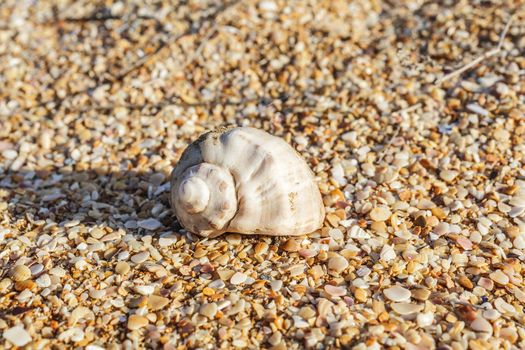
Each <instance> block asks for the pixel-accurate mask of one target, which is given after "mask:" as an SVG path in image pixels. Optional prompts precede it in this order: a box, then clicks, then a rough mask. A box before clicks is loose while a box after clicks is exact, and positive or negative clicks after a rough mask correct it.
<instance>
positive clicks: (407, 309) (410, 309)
mask: <svg viewBox="0 0 525 350" xmlns="http://www.w3.org/2000/svg"><path fill="white" fill-rule="evenodd" d="M390 307H391V308H392V310H394V311H395V312H397V313H398V314H400V315H403V316H404V315H411V314H414V313H417V312H420V311H421V310H423V308H424V306H423V305H420V304H411V303H393V304H391V305H390Z"/></svg>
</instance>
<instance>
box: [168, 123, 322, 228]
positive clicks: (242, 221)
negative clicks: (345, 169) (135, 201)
mask: <svg viewBox="0 0 525 350" xmlns="http://www.w3.org/2000/svg"><path fill="white" fill-rule="evenodd" d="M171 206H172V208H173V210H174V212H175V214H176V216H177V218H178V220H179V222H180V224H181V225H182V226H184V228H186V229H187V230H188V231H190V232H192V233H196V234H198V235H201V236H206V237H216V236H218V235H220V234H222V233H224V232H236V233H243V234H265V235H273V236H277V235H283V236H293V235H301V234H306V233H310V232H312V231H315V230H317V229H319V228H320V227H321V226H322V224H323V220H324V215H325V209H324V205H323V201H322V198H321V194H320V192H319V188H318V186H317V184H316V182H315V179H314V175H313V172H312V171H311V170H310V168H309V167H308V165H307V164H306V162H305V161H304V160H303V159H302V158H301V157H300V155H299V154H298V153H297V152H296V151H295V150H294V149H293V148H292V147H290V146H289V145H288V144H287V143H286V142H285V141H284V140H282V139H280V138H278V137H275V136H272V135H270V134H268V133H266V132H264V131H261V130H257V129H254V128H248V127H236V128H224V127H223V128H219V129H217V130H215V131H211V132H208V133H206V134H204V135H202V136H201V137H199V139H198V140H197V141H195V142H194V143H192V144H191V145H190V146H189V147H188V148H187V149H186V150H185V151H184V153H183V154H182V157H181V159H180V161H179V163H178V164H177V166H176V167H175V168H174V169H173V172H172V176H171Z"/></svg>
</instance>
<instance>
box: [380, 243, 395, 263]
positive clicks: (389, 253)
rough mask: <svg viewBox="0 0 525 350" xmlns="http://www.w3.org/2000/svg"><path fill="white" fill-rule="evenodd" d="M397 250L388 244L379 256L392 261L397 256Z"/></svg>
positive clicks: (386, 260)
mask: <svg viewBox="0 0 525 350" xmlns="http://www.w3.org/2000/svg"><path fill="white" fill-rule="evenodd" d="M396 256H397V255H396V252H395V251H394V248H393V247H392V246H390V245H388V244H386V245H384V246H383V248H382V249H381V253H380V254H379V258H380V259H381V260H383V261H385V262H389V261H392V260H394V259H395V258H396Z"/></svg>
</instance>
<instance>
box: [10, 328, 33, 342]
mask: <svg viewBox="0 0 525 350" xmlns="http://www.w3.org/2000/svg"><path fill="white" fill-rule="evenodd" d="M4 338H5V339H6V340H7V341H9V342H10V343H12V344H13V345H15V346H24V345H26V344H28V343H29V342H31V336H30V335H29V333H27V331H26V330H25V329H24V327H23V326H14V327H11V328H9V329H8V330H7V331H5V332H4Z"/></svg>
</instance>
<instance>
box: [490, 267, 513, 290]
mask: <svg viewBox="0 0 525 350" xmlns="http://www.w3.org/2000/svg"><path fill="white" fill-rule="evenodd" d="M489 276H490V278H491V279H492V280H493V281H494V282H496V283H498V284H501V285H503V286H505V285H507V284H508V283H509V281H510V279H509V276H507V275H506V274H505V273H504V272H502V271H501V270H496V271H494V272H492V273H491V274H490V275H489Z"/></svg>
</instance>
